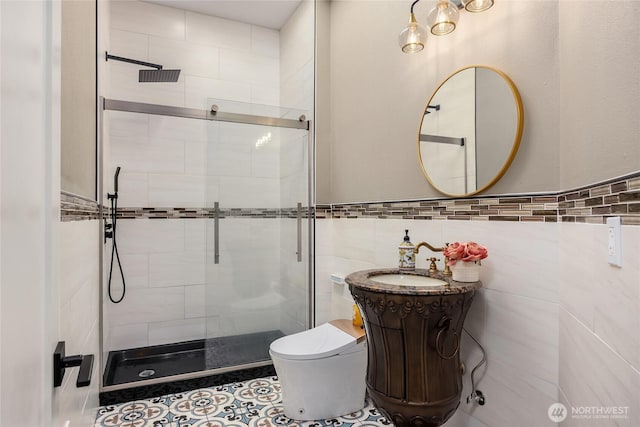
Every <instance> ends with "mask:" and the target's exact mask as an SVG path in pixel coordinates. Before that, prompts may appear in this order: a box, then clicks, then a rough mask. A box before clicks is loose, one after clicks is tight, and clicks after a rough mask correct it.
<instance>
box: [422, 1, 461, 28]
mask: <svg viewBox="0 0 640 427" xmlns="http://www.w3.org/2000/svg"><path fill="white" fill-rule="evenodd" d="M459 16H460V13H459V12H458V8H457V7H456V5H454V4H453V3H451V2H450V1H448V0H439V1H438V4H437V5H436V7H434V8H433V9H431V12H429V15H427V24H428V25H429V28H431V34H433V35H436V36H444V35H445V34H449V33H450V32H452V31H453V30H455V29H456V24H457V23H458V17H459Z"/></svg>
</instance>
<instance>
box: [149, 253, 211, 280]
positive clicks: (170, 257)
mask: <svg viewBox="0 0 640 427" xmlns="http://www.w3.org/2000/svg"><path fill="white" fill-rule="evenodd" d="M204 262H205V257H204V253H203V252H175V253H162V254H151V255H149V286H151V287H167V286H185V285H197V284H203V283H205V268H204Z"/></svg>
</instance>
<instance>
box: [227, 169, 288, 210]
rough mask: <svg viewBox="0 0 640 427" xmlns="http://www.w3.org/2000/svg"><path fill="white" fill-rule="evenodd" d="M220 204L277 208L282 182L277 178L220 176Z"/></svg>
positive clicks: (237, 206) (238, 206) (239, 206)
mask: <svg viewBox="0 0 640 427" xmlns="http://www.w3.org/2000/svg"><path fill="white" fill-rule="evenodd" d="M219 194H220V206H221V207H222V206H229V207H236V208H256V207H261V208H277V207H279V205H280V182H279V180H278V179H275V178H251V177H231V176H223V177H220V188H219Z"/></svg>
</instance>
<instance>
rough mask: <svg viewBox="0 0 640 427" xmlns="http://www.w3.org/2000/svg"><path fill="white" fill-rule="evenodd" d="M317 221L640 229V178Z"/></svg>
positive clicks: (389, 207)
mask: <svg viewBox="0 0 640 427" xmlns="http://www.w3.org/2000/svg"><path fill="white" fill-rule="evenodd" d="M315 211H316V218H317V219H323V218H333V219H357V218H376V219H386V218H394V219H415V220H447V221H474V220H475V221H513V222H573V223H590V224H604V223H606V219H607V217H610V216H620V217H621V221H622V224H623V225H640V172H636V173H634V174H631V175H628V176H625V177H621V178H617V179H612V180H609V181H605V182H601V183H597V184H593V185H591V186H586V187H582V188H578V189H573V190H569V191H563V192H557V193H547V194H536V195H510V196H477V197H470V198H462V199H449V198H447V199H444V198H443V199H426V200H417V201H395V202H374V203H347V204H334V205H317V206H316V210H315Z"/></svg>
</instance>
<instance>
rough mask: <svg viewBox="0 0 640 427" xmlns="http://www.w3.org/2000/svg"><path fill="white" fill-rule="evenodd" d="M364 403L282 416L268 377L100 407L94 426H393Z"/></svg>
mask: <svg viewBox="0 0 640 427" xmlns="http://www.w3.org/2000/svg"><path fill="white" fill-rule="evenodd" d="M310 386H313V384H311V385H310ZM364 405H365V406H364V407H363V408H362V409H360V410H359V411H356V412H353V413H351V414H347V415H343V416H341V417H336V418H332V419H326V420H315V421H296V420H293V419H291V418H289V417H287V416H286V415H285V414H284V406H283V403H282V388H281V386H280V382H279V381H278V378H277V377H275V376H272V377H265V378H256V379H253V380H248V381H245V382H237V383H229V384H225V385H221V386H217V387H207V388H200V389H197V390H192V391H185V392H180V393H172V394H166V395H161V396H158V397H154V398H151V399H146V400H136V401H132V402H127V403H123V404H120V405H107V406H102V407H100V408H99V409H98V412H97V414H96V421H95V424H94V427H176V426H185V427H186V426H192V427H195V426H198V427H241V426H253V427H261V426H262V427H278V426H283V427H284V426H289V427H329V426H342V427H386V426H390V427H391V426H393V424H391V423H390V422H389V421H388V420H387V419H386V418H385V417H384V416H383V415H382V414H381V413H380V412H379V411H378V409H376V407H375V406H373V404H372V403H371V401H370V400H369V399H368V398H367V399H366V400H365V402H364Z"/></svg>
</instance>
